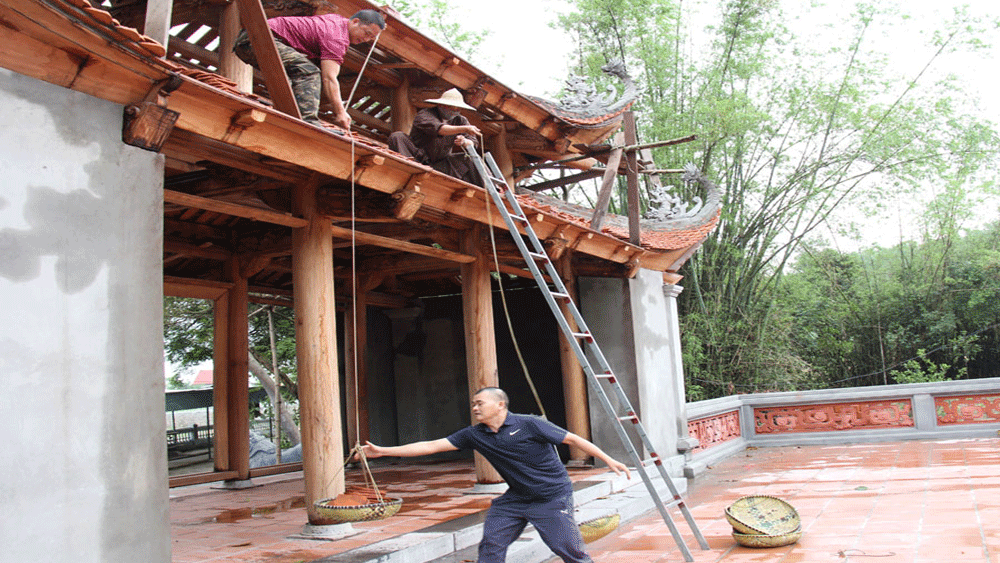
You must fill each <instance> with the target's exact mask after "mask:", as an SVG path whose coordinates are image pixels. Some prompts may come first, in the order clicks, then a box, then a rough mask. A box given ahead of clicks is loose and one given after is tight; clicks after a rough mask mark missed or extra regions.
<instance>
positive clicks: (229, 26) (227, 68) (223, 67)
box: [219, 2, 253, 93]
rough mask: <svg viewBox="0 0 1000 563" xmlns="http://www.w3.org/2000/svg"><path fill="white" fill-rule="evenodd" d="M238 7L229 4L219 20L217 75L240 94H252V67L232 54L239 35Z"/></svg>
mask: <svg viewBox="0 0 1000 563" xmlns="http://www.w3.org/2000/svg"><path fill="white" fill-rule="evenodd" d="M240 28H241V26H240V7H239V6H237V5H236V3H235V2H234V3H230V4H229V5H227V6H226V7H225V8H223V9H222V16H221V17H220V18H219V74H221V75H222V76H224V77H226V78H228V79H230V80H232V81H233V82H235V83H236V87H237V88H239V90H240V92H245V93H250V92H253V67H252V66H250V65H248V64H246V63H245V62H243V61H241V60H240V58H239V57H237V56H236V53H234V52H233V45H235V44H236V37H237V36H238V35H239V34H240Z"/></svg>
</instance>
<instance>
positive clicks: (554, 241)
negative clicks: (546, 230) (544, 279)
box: [544, 236, 569, 260]
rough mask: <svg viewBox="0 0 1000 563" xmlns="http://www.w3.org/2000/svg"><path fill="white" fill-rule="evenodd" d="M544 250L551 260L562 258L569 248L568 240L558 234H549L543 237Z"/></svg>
mask: <svg viewBox="0 0 1000 563" xmlns="http://www.w3.org/2000/svg"><path fill="white" fill-rule="evenodd" d="M544 244H545V251H546V252H547V253H548V254H549V256H550V257H551V258H552V259H553V260H558V259H560V258H562V256H563V254H565V253H566V250H567V249H568V248H569V241H568V240H566V239H564V238H562V237H558V236H551V237H549V238H547V239H545V242H544Z"/></svg>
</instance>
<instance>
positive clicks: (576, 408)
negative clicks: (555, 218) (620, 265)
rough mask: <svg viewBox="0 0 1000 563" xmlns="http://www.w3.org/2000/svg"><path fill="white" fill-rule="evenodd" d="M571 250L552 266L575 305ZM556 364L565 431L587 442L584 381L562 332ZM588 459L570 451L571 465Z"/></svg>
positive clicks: (569, 315) (565, 311) (571, 321)
mask: <svg viewBox="0 0 1000 563" xmlns="http://www.w3.org/2000/svg"><path fill="white" fill-rule="evenodd" d="M572 262H573V251H572V250H568V249H567V250H566V251H565V252H563V254H562V256H560V257H559V259H558V260H556V261H555V267H556V269H557V270H558V271H559V277H560V278H562V281H563V284H564V285H565V286H566V291H567V292H568V293H569V296H570V298H571V299H572V300H573V302H574V303H576V301H577V299H576V276H575V275H574V274H573V266H572ZM559 309H560V310H561V311H562V314H563V316H564V317H566V321H567V322H568V323H569V326H570V328H572V329H573V331H574V332H576V330H577V326H576V320H575V319H574V318H573V314H572V313H571V312H570V310H569V308H568V307H567V306H566V303H565V302H562V303H560V304H559ZM559 361H560V364H561V366H562V381H563V399H564V402H565V404H566V429H567V430H569V431H570V432H572V433H574V434H576V435H578V436H580V437H582V438H585V439H587V440H589V439H590V409H589V408H588V407H587V380H586V379H585V378H584V375H583V367H582V366H581V365H580V360H578V359H577V357H576V354H575V353H574V352H573V348H572V347H570V342H569V341H568V340H567V339H566V335H565V334H563V331H561V330H560V331H559ZM588 457H589V456H588V455H587V454H586V453H585V452H584V451H583V450H580V449H579V448H570V449H569V462H570V464H571V465H581V464H583V463H584V462H585V461H586V460H587V458H588Z"/></svg>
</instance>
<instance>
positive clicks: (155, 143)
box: [122, 74, 184, 152]
mask: <svg viewBox="0 0 1000 563" xmlns="http://www.w3.org/2000/svg"><path fill="white" fill-rule="evenodd" d="M183 83H184V80H182V79H181V77H180V76H178V75H176V74H171V75H170V76H169V77H168V78H165V79H163V80H160V81H159V82H157V83H156V84H154V85H153V87H152V88H150V90H149V92H148V93H147V94H146V97H145V98H143V100H142V101H141V102H139V103H137V104H130V105H127V106H125V114H124V116H123V117H122V142H124V143H125V144H127V145H132V146H133V147H139V148H141V149H146V150H148V151H153V152H160V149H162V148H163V144H164V143H166V142H167V137H169V136H170V132H171V131H173V130H174V124H175V123H177V118H178V117H180V116H181V114H180V113H178V112H176V111H172V110H169V109H167V108H166V103H167V97H168V96H170V94H171V93H172V92H173V91H174V90H176V89H178V88H180V87H181V84H183Z"/></svg>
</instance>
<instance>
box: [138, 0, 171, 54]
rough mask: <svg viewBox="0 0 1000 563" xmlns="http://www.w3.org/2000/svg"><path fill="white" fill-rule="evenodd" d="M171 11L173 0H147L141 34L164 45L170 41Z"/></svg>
mask: <svg viewBox="0 0 1000 563" xmlns="http://www.w3.org/2000/svg"><path fill="white" fill-rule="evenodd" d="M173 12H174V2H173V0H147V1H146V20H145V24H144V25H143V31H142V33H143V35H145V36H146V37H149V38H150V39H153V40H154V41H156V42H157V43H159V44H160V45H163V46H164V47H166V46H167V44H168V43H169V42H170V20H171V18H172V17H173ZM164 57H165V55H164Z"/></svg>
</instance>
